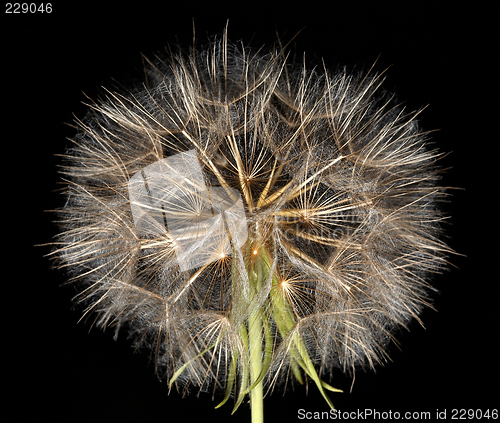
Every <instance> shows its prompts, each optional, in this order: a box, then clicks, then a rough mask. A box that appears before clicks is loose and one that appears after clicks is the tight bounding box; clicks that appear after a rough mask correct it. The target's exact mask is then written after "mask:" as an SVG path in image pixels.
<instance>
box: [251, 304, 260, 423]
mask: <svg viewBox="0 0 500 423" xmlns="http://www.w3.org/2000/svg"><path fill="white" fill-rule="evenodd" d="M248 325H249V331H248V339H249V341H250V376H251V380H252V381H255V380H257V379H258V378H259V376H260V374H261V372H262V333H261V328H262V320H261V317H260V313H259V312H254V313H252V315H251V316H250V318H249V320H248ZM250 407H251V412H252V423H263V422H264V387H263V384H262V379H261V380H260V382H259V383H258V384H257V385H256V386H254V388H253V389H252V390H251V391H250Z"/></svg>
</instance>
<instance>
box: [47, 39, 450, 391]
mask: <svg viewBox="0 0 500 423" xmlns="http://www.w3.org/2000/svg"><path fill="white" fill-rule="evenodd" d="M147 75H148V83H147V85H146V86H145V87H143V88H137V89H135V90H132V91H131V92H130V93H117V92H113V91H108V92H107V93H106V96H105V98H104V99H103V100H102V101H101V102H99V103H96V104H92V105H91V106H90V109H89V113H88V116H87V117H86V118H85V119H83V120H79V121H77V125H78V128H79V131H78V133H77V135H76V136H75V138H74V139H73V144H72V147H71V148H70V149H69V150H68V152H67V155H66V157H65V164H64V168H63V174H64V178H65V180H68V181H69V182H68V185H67V188H66V193H65V195H66V197H67V201H66V205H65V207H64V208H63V209H62V210H61V211H60V222H61V227H62V229H61V232H60V234H59V235H58V237H57V242H58V243H59V244H60V248H59V249H58V250H57V251H56V254H57V257H58V259H59V263H60V266H61V267H64V268H67V269H68V270H69V271H70V275H71V277H72V279H73V280H74V281H75V283H78V284H79V285H80V286H81V287H82V290H81V294H80V295H79V298H78V299H79V300H80V301H82V302H84V303H86V304H87V307H88V308H87V311H86V312H87V313H89V314H90V313H94V315H95V316H96V319H97V323H98V325H99V326H101V327H106V326H115V327H116V329H117V330H118V329H120V330H122V329H123V328H126V327H128V328H129V330H130V333H131V334H132V335H133V337H134V339H135V344H136V345H137V346H138V347H143V348H151V349H152V350H153V351H154V352H155V354H156V356H155V362H156V365H157V368H158V373H159V375H160V376H161V377H164V378H166V379H168V380H170V383H171V384H175V385H176V386H178V387H179V388H181V387H183V388H184V389H189V388H190V387H191V386H197V387H198V388H199V389H201V390H208V389H223V390H224V389H226V390H227V389H229V390H230V391H233V390H234V391H235V392H237V391H238V390H239V391H240V392H243V391H245V389H246V388H248V387H249V386H250V384H251V381H252V380H254V381H255V380H256V379H257V376H259V375H255V374H254V372H255V370H252V366H251V365H250V364H251V362H253V363H255V360H254V361H252V359H251V356H252V354H253V353H252V351H253V350H252V349H249V348H248V343H249V342H250V343H252V345H253V343H254V342H255V339H260V342H261V345H262V349H263V350H265V351H267V352H266V354H267V356H269V357H270V359H269V361H268V362H263V363H262V366H263V369H264V370H263V374H262V375H263V376H262V381H263V383H264V384H266V386H268V387H271V388H272V387H273V386H274V385H275V384H277V383H279V382H281V381H282V382H283V383H285V382H286V383H288V382H289V381H290V380H291V379H293V378H290V377H289V375H290V373H292V374H293V375H294V377H295V379H296V380H297V381H298V382H301V381H302V380H303V377H305V375H306V374H307V375H308V376H307V377H311V378H312V379H313V380H314V381H315V382H316V383H317V384H319V383H318V382H317V380H316V379H315V378H317V377H318V376H317V374H322V375H329V374H331V373H332V371H333V369H335V368H340V369H341V370H343V371H345V372H352V371H354V369H356V368H357V367H365V368H369V367H374V366H375V365H377V364H381V363H384V362H385V361H386V360H387V357H388V356H387V352H386V350H387V345H388V343H389V342H391V341H393V340H394V333H395V331H397V330H398V328H401V327H407V325H408V323H409V322H410V321H411V320H415V319H416V320H419V314H420V312H421V311H422V310H423V309H424V308H425V307H428V306H429V305H430V302H431V300H430V298H429V293H430V292H431V291H432V290H433V288H432V286H431V285H430V283H429V280H430V278H431V276H432V274H434V273H438V272H440V271H441V270H442V269H443V268H445V267H446V255H447V254H448V253H449V252H450V250H449V248H448V247H447V246H446V245H445V244H444V243H443V242H442V241H441V240H440V233H441V229H440V226H439V223H440V221H441V220H442V219H443V217H442V215H441V213H440V212H439V207H438V206H437V205H438V203H439V200H440V199H441V198H442V197H443V195H444V190H443V189H442V188H440V187H439V186H438V180H439V175H438V167H437V166H436V160H437V159H438V158H439V153H438V152H437V151H436V150H433V149H431V148H430V147H429V142H428V141H429V140H428V135H427V134H426V133H424V132H422V131H421V130H420V129H419V124H418V122H417V115H418V113H409V112H408V111H406V110H405V109H403V108H401V107H400V106H398V105H397V104H395V103H394V101H393V99H392V98H391V97H390V96H389V95H387V94H386V93H384V92H381V91H382V90H381V88H380V86H381V84H382V82H383V76H382V75H379V74H368V75H365V74H349V73H347V71H345V70H340V71H338V72H335V73H330V72H327V71H325V72H323V73H321V72H319V71H317V70H316V71H312V70H308V69H307V67H306V66H304V65H303V64H294V63H292V62H289V59H288V58H287V55H286V54H285V53H284V52H283V51H281V50H272V51H270V52H269V53H268V54H264V53H262V52H261V51H259V52H254V51H252V50H251V49H247V48H243V47H240V46H238V45H235V44H231V43H229V42H228V41H227V39H226V38H223V39H221V40H216V41H214V42H213V43H212V44H211V45H210V46H208V47H207V48H204V49H200V50H195V49H193V50H192V51H190V52H189V53H187V54H183V53H179V54H177V55H173V56H168V57H166V58H164V59H158V60H157V61H156V62H148V70H147ZM255 316H257V317H255ZM255 322H257V323H258V322H260V323H259V324H260V326H259V325H258V324H257V323H255ZM253 328H258V329H253ZM245 334H247V335H245ZM246 337H247V338H246ZM261 355H262V354H261ZM267 356H266V357H267ZM304 357H305V358H304ZM308 360H309V361H308ZM304 363H305V364H304ZM308 363H311V364H310V365H309V364H308ZM312 363H314V365H315V369H316V370H315V372H317V374H316V373H314V372H313V370H312V367H308V366H312ZM301 366H303V367H302V368H301ZM304 366H306V367H304ZM252 372H253V373H252ZM315 374H316V376H314V375H315ZM301 375H302V376H301ZM311 375H312V376H311ZM318 380H319V379H318ZM237 381H243V382H242V383H247V385H246V386H239V387H238V386H236V385H237ZM245 381H246V382H245ZM233 385H234V386H233ZM319 385H320V384H319ZM320 389H322V388H320Z"/></svg>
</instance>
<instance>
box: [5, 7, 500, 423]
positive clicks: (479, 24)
mask: <svg viewBox="0 0 500 423" xmlns="http://www.w3.org/2000/svg"><path fill="white" fill-rule="evenodd" d="M69 3H70V2H66V4H65V5H63V4H60V2H53V3H52V6H53V11H52V13H51V14H40V13H37V14H33V15H29V14H17V15H13V14H11V15H7V14H5V13H4V10H2V15H3V16H2V18H1V19H2V22H1V26H2V41H1V43H2V44H1V45H2V50H1V51H2V53H1V54H2V62H1V63H2V65H1V71H2V79H1V81H2V83H3V84H2V97H1V99H2V100H1V103H2V112H1V114H0V116H1V122H2V129H1V131H0V134H1V143H2V145H1V150H0V151H2V153H3V154H2V161H1V163H2V168H3V169H2V184H3V189H4V192H3V200H2V216H3V219H2V223H3V231H2V240H3V243H4V244H5V246H4V248H3V254H2V262H3V263H2V267H3V269H4V276H3V278H2V282H3V287H2V315H3V317H2V323H3V325H2V326H3V327H2V334H3V340H2V353H3V359H2V369H3V373H4V377H3V378H2V381H3V384H2V385H4V386H5V387H6V388H7V389H6V391H7V395H5V394H4V395H3V399H4V400H6V404H7V408H9V409H10V408H12V409H13V410H14V412H15V414H14V416H15V418H11V420H9V419H8V420H9V421H20V419H21V416H24V417H30V418H33V419H35V418H36V419H38V418H45V417H48V418H50V419H51V421H96V422H100V421H122V422H129V421H130V422H143V421H174V420H175V419H178V418H182V419H183V420H186V421H212V420H213V421H216V420H217V421H219V422H222V421H232V422H234V421H249V419H250V417H249V416H250V414H249V409H248V406H242V407H241V408H240V410H238V411H237V413H236V414H235V415H233V416H230V412H231V407H230V406H227V407H223V408H222V409H218V410H214V408H213V406H214V405H215V404H216V403H213V402H212V398H211V395H210V394H202V395H201V396H200V397H199V398H197V397H196V395H195V392H193V393H192V395H191V396H190V397H186V398H184V399H183V398H181V395H179V394H177V393H175V392H172V393H171V394H170V395H167V393H168V386H167V383H165V382H164V383H160V382H158V380H157V378H156V377H155V375H154V368H153V366H152V365H151V364H150V363H149V361H148V357H147V355H146V354H143V353H136V354H134V352H133V350H132V348H131V347H130V344H129V342H128V341H127V339H126V336H125V333H123V336H121V337H119V339H118V340H117V341H113V339H112V333H111V331H110V332H109V333H106V332H105V333H102V332H100V331H99V330H95V329H92V330H90V325H89V323H84V322H81V323H77V322H78V320H79V317H80V314H81V310H72V309H71V298H72V296H73V295H74V293H75V292H74V290H73V288H72V287H68V286H65V287H61V284H62V283H63V282H64V280H65V276H64V274H62V273H61V272H59V271H55V270H51V268H50V266H51V263H50V260H49V259H48V258H47V257H44V255H45V254H47V253H48V252H49V251H50V248H49V247H40V246H38V247H35V244H43V243H47V242H50V241H51V238H52V236H53V235H54V234H55V233H56V230H57V229H56V227H55V225H54V224H53V223H52V220H53V219H54V216H53V214H51V213H47V212H44V210H50V209H54V208H55V207H58V206H60V205H61V201H62V200H61V199H60V198H58V196H57V195H56V193H55V191H56V189H57V187H58V185H57V181H58V180H59V176H58V175H57V169H56V166H57V163H58V162H59V159H58V158H57V157H56V156H55V154H61V153H63V152H64V149H65V146H66V145H67V141H66V138H67V137H71V136H72V135H73V129H72V128H71V127H69V126H68V125H65V123H70V122H71V121H72V120H73V114H74V115H75V116H78V117H83V116H84V114H85V110H86V107H85V106H84V105H83V104H82V101H85V95H88V96H89V97H91V98H94V99H95V98H96V97H97V96H98V94H99V93H100V92H102V88H101V87H103V86H104V87H106V86H112V85H113V84H114V81H125V83H126V82H127V81H129V80H130V78H131V77H132V78H140V77H141V72H142V62H141V56H140V53H144V54H145V55H146V56H148V55H149V56H151V55H153V54H154V53H156V52H157V51H161V50H163V48H164V47H165V46H166V45H167V44H172V43H173V44H177V43H178V44H180V45H182V46H189V45H190V44H191V43H192V37H193V29H192V26H193V18H194V22H195V26H196V37H197V39H198V40H200V41H201V40H205V39H207V37H208V36H212V35H215V34H220V33H222V31H223V29H224V27H225V25H226V21H227V19H229V38H230V39H232V40H234V41H238V40H243V41H244V42H245V43H247V44H252V45H254V46H256V47H260V46H261V45H263V44H268V45H272V43H273V42H274V41H275V39H276V33H277V34H278V35H279V36H280V37H281V38H282V39H283V40H286V41H288V40H290V39H292V38H293V37H294V36H295V35H297V34H298V35H297V36H296V37H295V38H294V39H293V42H292V44H291V47H292V49H294V50H295V51H296V52H297V53H298V55H299V56H300V55H301V54H302V52H303V51H305V52H306V59H307V61H308V63H310V64H311V65H318V66H321V65H322V62H321V61H322V60H324V62H325V65H326V67H328V68H335V67H336V66H337V65H347V66H349V67H353V66H355V67H357V68H369V67H370V66H371V65H372V64H373V63H374V62H375V61H377V63H376V65H375V69H376V70H378V71H382V70H384V69H385V68H387V67H388V66H390V68H389V70H388V73H387V75H388V77H387V80H386V83H385V87H386V88H388V89H389V90H394V91H396V92H397V93H398V96H399V98H400V99H401V100H404V102H405V105H406V106H407V107H408V109H410V110H415V109H419V108H420V107H421V106H425V105H429V107H427V108H426V109H425V111H424V112H423V113H422V115H421V121H422V124H423V126H424V129H426V130H433V129H438V130H439V131H437V132H435V133H434V135H433V139H434V141H435V143H436V145H437V146H438V147H439V148H440V149H441V150H442V151H445V152H450V154H449V155H448V156H447V157H446V158H445V159H443V163H442V165H443V166H444V167H450V170H449V171H448V172H447V174H446V176H445V178H444V181H443V183H444V184H445V185H448V186H454V187H458V188H460V189H457V190H452V191H450V192H451V193H452V194H453V197H452V200H451V202H450V203H449V204H446V205H445V210H446V212H447V214H449V215H450V216H451V218H450V220H449V224H447V226H446V231H447V235H448V236H449V244H450V245H451V247H452V248H454V249H455V250H456V251H457V252H459V253H460V254H462V255H457V256H454V257H451V258H450V261H451V263H452V264H453V266H452V267H451V268H450V271H448V272H446V273H444V274H443V275H440V276H438V277H437V278H436V280H435V282H434V283H435V286H436V287H437V288H438V289H439V291H440V294H439V295H436V296H435V306H436V308H437V309H438V311H437V312H435V311H431V310H427V311H425V312H424V313H423V316H422V318H423V321H424V323H425V326H426V329H423V328H422V327H420V326H419V325H418V324H413V325H412V326H411V327H410V332H404V333H401V335H400V336H399V340H400V341H401V350H398V349H397V348H391V350H390V352H391V357H392V359H393V363H388V364H387V365H386V366H385V367H383V368H378V369H377V371H376V372H373V371H369V372H363V371H360V372H358V373H357V374H356V379H355V382H354V385H353V388H352V391H351V390H350V388H351V383H352V379H351V378H350V377H348V376H344V375H343V374H341V373H340V372H338V373H337V376H336V378H335V380H333V381H332V385H334V386H336V387H339V388H342V389H344V391H345V393H343V394H332V395H331V397H332V399H333V401H334V403H335V405H336V407H337V408H338V409H340V410H341V411H355V410H358V409H360V410H364V409H375V410H377V411H380V412H382V411H389V410H392V411H401V412H418V411H430V412H432V413H435V412H436V410H439V411H443V410H447V413H448V414H447V416H448V418H450V417H451V413H452V409H462V408H463V409H482V410H486V409H492V408H495V407H496V408H500V407H499V406H500V403H499V401H498V398H500V395H499V389H498V379H499V372H498V353H499V351H498V350H499V348H498V344H497V342H495V338H497V336H498V317H497V316H498V313H497V310H498V301H499V300H498V294H499V288H498V285H499V284H498V282H499V280H498V276H497V275H496V274H495V273H494V271H493V270H494V268H495V266H496V265H497V262H498V246H497V245H498V244H497V237H498V231H497V228H498V205H497V202H496V201H497V199H496V197H497V193H498V186H497V185H496V184H497V183H498V177H497V175H498V173H497V172H496V171H497V168H498V129H497V127H498V124H499V122H498V117H497V114H496V113H495V112H496V111H497V110H498V92H496V91H497V86H496V82H495V81H494V79H495V77H496V78H498V64H497V63H496V61H497V58H496V56H497V51H496V50H497V49H498V31H497V30H495V27H496V26H497V22H495V20H494V19H493V16H494V13H493V10H486V9H484V8H482V7H481V5H480V2H475V3H473V4H474V5H469V4H468V3H465V2H464V3H460V4H458V2H453V3H449V4H453V7H452V8H451V7H450V8H448V7H445V6H436V5H428V6H424V5H422V6H419V5H417V4H416V2H397V3H394V4H391V3H379V4H378V5H371V6H368V7H365V6H362V5H359V4H358V3H359V2H356V3H355V4H354V5H353V6H345V5H340V4H337V3H340V2H336V1H331V2H326V1H325V2H314V1H310V2H296V3H294V4H293V5H292V2H282V4H284V5H285V6H272V3H271V2H265V3H263V4H258V3H252V4H249V3H241V4H240V3H237V2H232V3H230V4H229V5H225V4H224V3H217V5H213V4H208V3H211V2H205V3H204V4H205V5H204V6H201V7H198V6H196V4H194V3H191V2H182V3H180V4H178V5H170V4H169V3H170V2H158V4H154V3H151V2H145V1H143V2H130V4H127V5H123V4H120V3H121V2H120V3H116V4H115V5H106V6H103V5H98V4H93V3H92V2H81V3H78V2H76V3H73V4H72V5H71V6H70V5H69ZM342 3H344V2H342ZM367 3H370V4H371V3H375V2H367ZM436 3H437V2H436ZM441 3H448V2H441ZM398 4H403V5H404V6H401V5H398ZM406 4H408V5H406ZM84 93H85V95H84ZM4 392H5V391H4ZM265 407H266V421H268V422H269V421H273V420H272V419H273V418H279V419H280V421H281V420H283V421H290V422H292V421H298V410H299V409H305V410H307V411H313V412H314V411H327V410H328V408H327V406H326V403H324V401H323V399H322V398H321V397H320V395H319V394H318V393H317V391H316V389H315V387H314V386H311V387H310V389H309V392H308V393H307V395H306V390H305V389H304V388H297V389H296V390H295V392H287V393H286V395H284V396H282V394H281V393H274V394H273V395H271V396H270V397H267V398H266V400H265ZM4 413H6V411H5V408H4ZM7 414H8V413H7ZM176 415H177V416H180V417H175V416H176Z"/></svg>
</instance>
